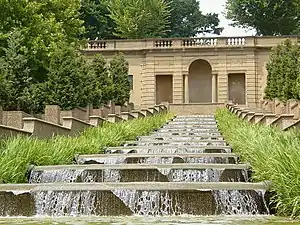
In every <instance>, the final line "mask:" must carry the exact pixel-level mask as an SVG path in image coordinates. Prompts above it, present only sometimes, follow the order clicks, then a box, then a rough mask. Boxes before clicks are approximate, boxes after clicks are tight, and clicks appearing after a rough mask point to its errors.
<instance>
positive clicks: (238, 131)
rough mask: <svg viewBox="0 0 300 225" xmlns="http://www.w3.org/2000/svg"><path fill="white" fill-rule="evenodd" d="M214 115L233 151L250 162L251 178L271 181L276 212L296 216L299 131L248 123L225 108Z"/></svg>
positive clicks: (299, 177) (299, 212)
mask: <svg viewBox="0 0 300 225" xmlns="http://www.w3.org/2000/svg"><path fill="white" fill-rule="evenodd" d="M216 118H217V121H218V126H219V129H220V131H221V132H222V134H223V135H224V137H225V138H226V140H227V141H228V142H229V144H230V145H231V146H232V148H233V150H234V152H235V153H237V154H239V155H241V156H242V160H243V161H246V162H249V163H250V164H251V166H252V169H253V172H254V174H253V179H254V180H255V181H263V180H270V181H272V183H273V187H272V190H273V191H274V192H275V193H276V194H275V195H274V196H273V197H272V202H273V203H275V205H276V209H277V210H278V211H277V212H278V214H279V215H283V216H293V217H297V216H300V172H299V171H300V134H299V133H298V132H297V131H295V130H291V131H288V132H283V131H280V130H279V129H277V128H275V127H266V126H263V125H253V124H250V123H249V122H248V121H245V120H241V119H239V118H237V117H236V116H235V115H233V114H231V113H230V112H229V111H228V110H227V109H219V110H218V111H217V112H216Z"/></svg>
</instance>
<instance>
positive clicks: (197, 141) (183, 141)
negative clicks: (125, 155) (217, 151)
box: [123, 139, 226, 144]
mask: <svg viewBox="0 0 300 225" xmlns="http://www.w3.org/2000/svg"><path fill="white" fill-rule="evenodd" d="M174 142H182V143H186V142H193V143H194V142H196V143H202V142H204V143H206V142H213V143H218V142H221V143H226V141H225V140H188V141H187V140H174V139H172V140H153V141H151V140H143V141H142V140H140V141H125V142H123V143H124V144H162V143H166V144H168V143H174Z"/></svg>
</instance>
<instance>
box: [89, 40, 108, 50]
mask: <svg viewBox="0 0 300 225" xmlns="http://www.w3.org/2000/svg"><path fill="white" fill-rule="evenodd" d="M106 47H107V43H106V41H89V43H88V49H105V48H106Z"/></svg>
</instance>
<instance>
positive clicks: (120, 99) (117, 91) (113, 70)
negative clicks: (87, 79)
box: [109, 53, 130, 105]
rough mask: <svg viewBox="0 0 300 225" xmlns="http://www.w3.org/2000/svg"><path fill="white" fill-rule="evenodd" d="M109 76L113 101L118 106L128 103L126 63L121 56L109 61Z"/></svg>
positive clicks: (128, 87)
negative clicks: (111, 82) (111, 83)
mask: <svg viewBox="0 0 300 225" xmlns="http://www.w3.org/2000/svg"><path fill="white" fill-rule="evenodd" d="M109 72H110V76H111V78H112V81H113V98H111V100H113V101H114V102H115V103H116V104H118V105H123V104H124V103H126V102H128V101H129V97H130V84H129V81H128V62H127V61H126V60H125V58H124V55H123V54H121V53H120V54H118V55H115V57H114V58H113V59H112V60H111V61H110V67H109Z"/></svg>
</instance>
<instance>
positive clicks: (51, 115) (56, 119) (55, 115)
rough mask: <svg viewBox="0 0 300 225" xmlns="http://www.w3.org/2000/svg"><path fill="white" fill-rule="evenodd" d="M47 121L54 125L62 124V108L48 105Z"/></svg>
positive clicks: (46, 110)
mask: <svg viewBox="0 0 300 225" xmlns="http://www.w3.org/2000/svg"><path fill="white" fill-rule="evenodd" d="M45 120H46V121H48V122H51V123H54V124H60V107H59V106H58V105H46V108H45Z"/></svg>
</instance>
